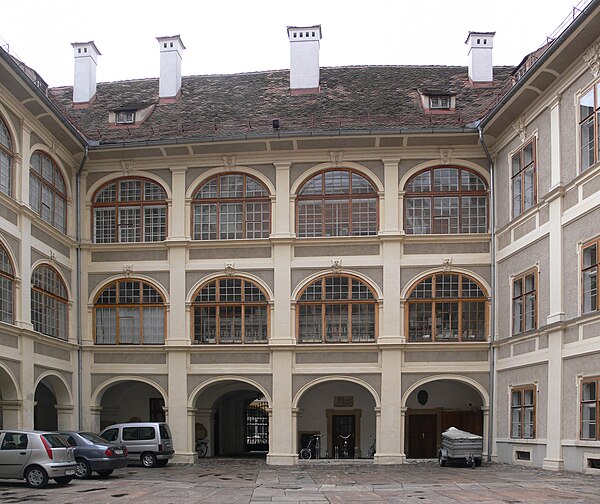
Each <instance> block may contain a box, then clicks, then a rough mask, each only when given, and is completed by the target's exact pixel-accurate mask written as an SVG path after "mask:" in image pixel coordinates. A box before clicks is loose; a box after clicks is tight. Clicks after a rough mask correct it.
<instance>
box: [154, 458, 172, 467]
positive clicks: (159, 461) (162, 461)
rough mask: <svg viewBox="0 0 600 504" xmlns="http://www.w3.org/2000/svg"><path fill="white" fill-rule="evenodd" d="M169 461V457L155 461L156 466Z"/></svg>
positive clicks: (162, 465) (164, 464)
mask: <svg viewBox="0 0 600 504" xmlns="http://www.w3.org/2000/svg"><path fill="white" fill-rule="evenodd" d="M168 463H169V459H162V460H157V461H156V467H165V466H166V465H167V464H168Z"/></svg>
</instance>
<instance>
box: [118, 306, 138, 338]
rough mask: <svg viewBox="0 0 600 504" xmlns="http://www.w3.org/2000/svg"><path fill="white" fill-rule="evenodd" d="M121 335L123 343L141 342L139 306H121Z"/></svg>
mask: <svg viewBox="0 0 600 504" xmlns="http://www.w3.org/2000/svg"><path fill="white" fill-rule="evenodd" d="M119 336H120V342H121V343H123V344H139V343H140V309H139V308H137V307H136V308H119Z"/></svg>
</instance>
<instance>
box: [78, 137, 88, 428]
mask: <svg viewBox="0 0 600 504" xmlns="http://www.w3.org/2000/svg"><path fill="white" fill-rule="evenodd" d="M87 159H88V146H87V145H86V146H85V150H84V152H83V159H82V160H81V164H80V165H79V169H78V170H77V174H76V179H75V223H76V224H75V240H76V241H77V249H76V251H75V270H76V278H77V285H76V296H75V306H76V307H77V409H78V415H77V416H78V426H79V430H81V429H82V428H83V427H82V425H81V419H82V416H83V407H82V404H81V403H82V397H83V394H82V392H81V387H82V383H83V378H82V373H83V350H82V348H81V344H82V341H83V336H82V334H81V305H82V301H81V172H82V170H83V167H84V166H85V163H86V161H87Z"/></svg>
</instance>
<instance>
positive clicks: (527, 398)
mask: <svg viewBox="0 0 600 504" xmlns="http://www.w3.org/2000/svg"><path fill="white" fill-rule="evenodd" d="M523 406H533V389H526V390H523Z"/></svg>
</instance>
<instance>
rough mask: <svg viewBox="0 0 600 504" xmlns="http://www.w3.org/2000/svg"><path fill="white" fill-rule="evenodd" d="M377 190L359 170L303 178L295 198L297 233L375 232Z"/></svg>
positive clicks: (325, 234) (350, 234)
mask: <svg viewBox="0 0 600 504" xmlns="http://www.w3.org/2000/svg"><path fill="white" fill-rule="evenodd" d="M377 200H378V196H377V191H376V190H375V187H374V186H373V184H372V183H371V182H370V181H369V180H367V179H366V178H365V177H363V176H362V175H361V174H359V173H356V172H353V171H351V170H330V171H325V172H321V173H318V174H317V175H314V176H313V177H311V178H310V179H309V180H307V181H306V182H305V183H304V184H303V185H302V187H301V188H300V190H299V191H298V197H297V200H296V229H297V234H298V236H299V237H315V236H369V235H375V234H377Z"/></svg>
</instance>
